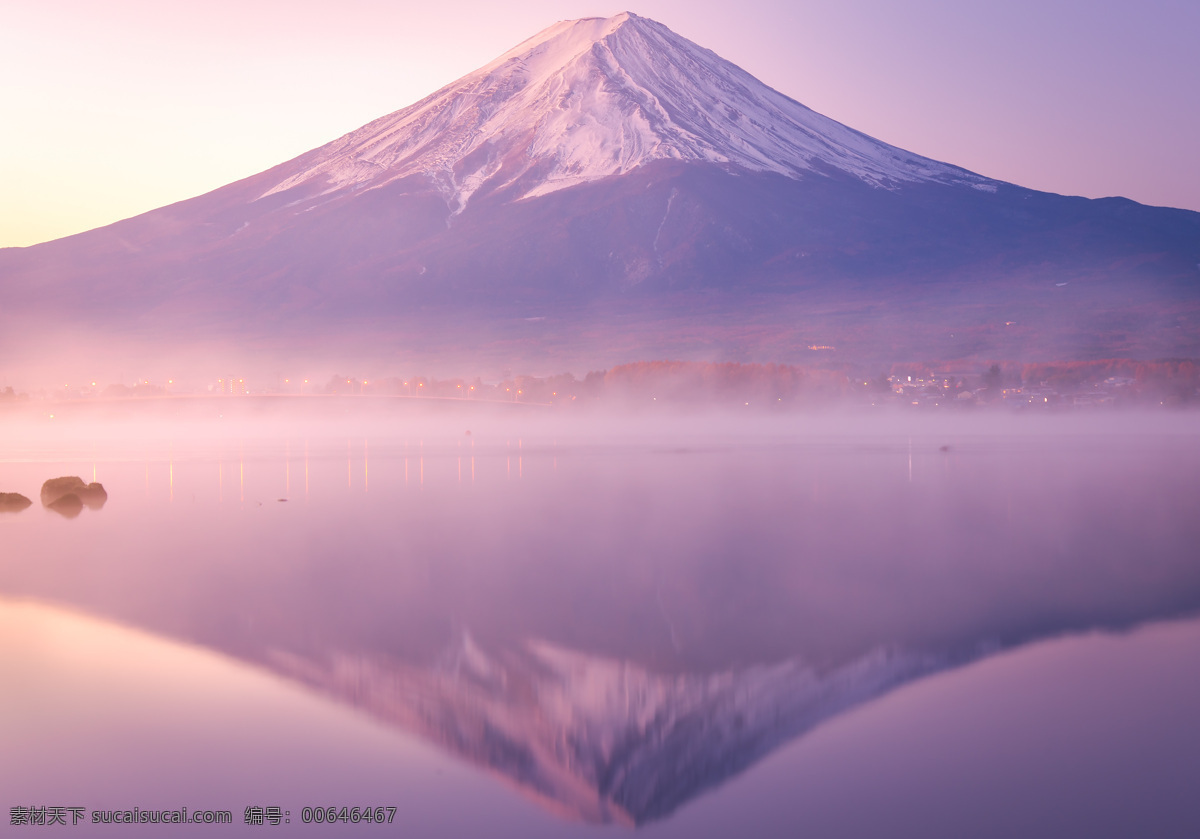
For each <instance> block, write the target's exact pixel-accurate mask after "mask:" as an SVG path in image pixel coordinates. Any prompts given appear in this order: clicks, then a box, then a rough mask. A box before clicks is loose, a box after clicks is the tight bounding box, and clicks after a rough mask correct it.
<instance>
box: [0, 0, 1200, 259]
mask: <svg viewBox="0 0 1200 839" xmlns="http://www.w3.org/2000/svg"><path fill="white" fill-rule="evenodd" d="M623 8H629V9H630V10H631V11H634V12H636V13H638V14H641V15H643V16H646V17H651V18H654V19H655V20H658V21H660V22H662V23H664V24H666V25H667V26H669V27H671V28H672V29H674V30H675V31H676V32H678V33H680V34H681V35H684V36H685V37H688V38H690V39H692V40H693V41H696V42H697V43H699V44H701V45H702V46H706V47H708V48H710V49H712V50H714V51H716V52H717V53H719V54H720V55H722V56H724V57H725V58H727V59H729V60H731V61H733V62H734V63H736V64H739V65H741V66H742V67H744V68H745V69H747V70H749V71H750V72H751V73H754V74H755V75H756V76H758V77H759V78H760V79H762V80H763V81H764V82H766V83H767V84H770V85H771V86H772V87H775V88H777V89H778V90H780V91H782V92H784V93H786V94H788V95H789V96H791V97H793V98H795V99H797V100H799V101H800V102H803V103H804V104H805V105H808V106H809V107H811V108H813V109H815V110H817V111H819V112H821V113H824V114H826V115H828V116H830V117H833V118H834V119H837V120H840V121H842V122H844V123H846V124H847V125H850V126H852V127H854V128H857V129H858V130H860V131H864V132H866V133H868V134H871V135H873V136H875V137H878V138H879V139H881V140H884V141H886V142H889V143H893V144H895V145H898V146H901V147H903V148H906V149H909V150H911V151H914V152H917V153H919V154H923V155H926V156H929V157H933V158H937V159H939V160H944V161H947V162H950V163H954V164H957V165H960V166H964V167H966V168H968V169H972V170H974V171H977V172H979V173H981V174H983V175H987V176H989V177H994V178H1000V179H1002V180H1008V181H1013V182H1016V183H1019V184H1022V185H1024V186H1029V187H1033V188H1036V189H1043V190H1048V191H1052V192H1061V193H1066V194H1076V195H1086V196H1089V197H1100V196H1106V195H1124V196H1127V197H1130V198H1133V199H1135V200H1138V201H1141V202H1144V203H1148V204H1160V205H1169V206H1176V207H1187V208H1190V209H1195V210H1200V163H1198V162H1197V154H1196V145H1197V140H1196V138H1197V137H1200V108H1197V107H1196V105H1197V101H1198V100H1197V97H1198V95H1200V94H1198V93H1197V91H1200V49H1197V47H1196V34H1197V33H1198V32H1200V3H1197V2H1195V0H1143V2H1140V3H1139V2H1132V1H1131V0H1110V1H1109V2H1104V0H1089V2H1084V0H1041V2H1038V0H1009V2H1007V3H1003V4H1002V3H987V4H983V3H971V2H963V0H911V2H907V3H903V4H897V3H893V2H889V0H808V2H780V0H745V2H741V3H728V2H716V0H686V1H685V0H644V1H643V2H642V3H640V4H639V5H635V6H630V7H604V6H596V5H595V4H592V3H583V2H575V0H570V2H551V0H526V2H523V3H521V4H520V6H519V7H518V8H515V9H514V8H509V9H504V8H502V7H501V6H500V5H499V4H494V3H484V2H479V0H443V2H439V3H427V4H421V5H417V4H410V3H405V2H395V0H390V2H385V0H338V2H335V3H334V2H315V0H289V2H286V3H284V2H280V1H279V0H209V2H207V3H205V4H166V3H162V2H159V0H109V2H96V1H95V0H47V2H42V3H34V2H32V1H31V0H15V2H14V3H9V4H6V6H5V10H4V14H3V18H2V20H0V78H2V79H4V85H3V86H2V87H0V126H2V128H3V130H2V131H0V246H9V245H28V244H33V243H36V242H40V241H45V240H48V239H53V238H57V237H59V236H64V235H69V234H71V233H75V232H79V231H82V230H86V229H89V228H92V227H96V226H99V225H103V224H107V223H109V222H112V221H116V220H118V219H121V218H125V217H128V216H131V215H136V214H137V213H140V212H144V211H146V210H150V209H153V208H155V207H158V206H162V205H164V204H169V203H171V202H174V201H179V200H182V199H184V198H189V197H191V196H194V195H198V194H201V193H203V192H207V191H208V190H211V189H214V188H216V187H218V186H221V185H223V184H226V183H229V182H231V181H234V180H237V179H238V178H242V177H245V176H247V175H251V174H253V173H255V172H258V171H261V170H263V169H266V168H268V167H270V166H272V165H274V164H276V163H280V162H282V161H284V160H287V159H289V158H291V157H294V156H295V155H297V154H300V153H302V152H304V151H307V150H308V149H310V148H314V147H316V146H319V145H321V144H323V143H325V142H328V141H329V140H332V139H334V138H335V137H337V136H340V135H341V134H343V133H345V132H347V131H349V130H351V129H353V128H356V127H358V126H359V125H361V124H363V123H365V122H368V121H369V120H371V119H374V118H376V117H379V116H382V115H384V114H386V113H389V112H391V111H394V110H397V109H399V108H402V107H404V106H405V105H408V104H410V103H412V102H414V101H416V100H417V99H419V98H421V97H422V96H424V95H426V94H428V93H430V92H432V91H433V90H435V89H437V88H438V87H440V86H441V85H443V84H446V83H448V82H451V81H453V80H454V79H456V78H458V77H459V76H461V75H463V74H464V73H467V72H470V71H471V70H473V69H475V68H476V67H478V66H480V65H482V64H485V63H487V62H488V61H490V60H491V59H492V58H494V57H495V56H497V55H499V54H500V53H502V52H504V51H505V50H507V49H509V48H510V47H512V46H514V45H516V44H517V43H518V42H520V41H522V40H524V39H525V38H527V37H529V36H531V35H533V34H534V33H535V32H537V31H538V30H540V29H542V28H544V27H546V26H548V25H550V24H551V23H553V22H555V21H557V20H562V19H567V18H576V17H586V16H597V15H599V16H607V15H611V14H615V13H617V12H618V11H622V10H623Z"/></svg>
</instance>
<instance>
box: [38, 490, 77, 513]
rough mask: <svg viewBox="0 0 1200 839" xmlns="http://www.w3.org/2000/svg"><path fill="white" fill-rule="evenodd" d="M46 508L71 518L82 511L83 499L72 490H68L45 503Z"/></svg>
mask: <svg viewBox="0 0 1200 839" xmlns="http://www.w3.org/2000/svg"><path fill="white" fill-rule="evenodd" d="M46 509H47V510H53V511H54V512H56V513H58V514H59V515H60V516H62V517H64V518H68V519H73V518H75V517H76V516H77V515H79V514H80V513H81V512H82V511H83V501H82V500H81V499H80V498H79V496H78V495H76V494H75V493H73V492H68V493H67V494H66V495H63V496H61V497H59V498H56V499H54V500H53V501H51V502H50V503H49V504H47V505H46Z"/></svg>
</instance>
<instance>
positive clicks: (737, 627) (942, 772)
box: [0, 399, 1200, 837]
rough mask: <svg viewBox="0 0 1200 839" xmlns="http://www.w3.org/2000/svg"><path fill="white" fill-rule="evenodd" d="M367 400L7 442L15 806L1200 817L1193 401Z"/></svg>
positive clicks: (47, 422) (561, 814) (20, 420)
mask: <svg viewBox="0 0 1200 839" xmlns="http://www.w3.org/2000/svg"><path fill="white" fill-rule="evenodd" d="M364 404H366V403H364V402H363V401H362V400H359V401H357V402H356V401H355V400H352V399H348V400H345V401H337V400H329V401H323V402H320V403H317V402H309V403H306V404H300V405H297V404H291V405H287V406H284V407H277V406H266V407H264V406H263V405H254V404H252V402H251V401H250V400H246V401H244V402H243V401H240V400H236V399H231V400H201V401H198V402H197V403H195V404H193V405H189V406H187V408H186V409H184V408H177V407H171V408H165V409H164V408H161V407H160V408H153V407H151V408H142V409H141V410H138V411H133V412H132V413H130V414H126V413H125V412H124V411H123V410H122V409H117V408H101V407H96V406H87V405H83V406H80V405H63V406H60V407H58V408H53V409H52V408H47V409H45V410H41V409H37V408H36V406H35V407H33V408H27V409H26V410H23V411H22V412H21V413H19V414H17V413H11V414H9V415H7V416H4V417H2V418H0V421H3V422H4V423H5V425H6V429H7V431H8V433H7V434H6V435H5V439H4V440H3V442H2V443H0V492H21V493H23V494H25V495H27V496H29V497H30V498H31V499H33V501H34V504H33V506H32V507H31V508H29V509H27V510H24V511H22V512H18V513H4V514H0V540H2V543H3V549H2V553H0V673H3V676H2V677H0V753H2V754H3V755H4V758H3V761H2V762H0V806H3V807H4V808H5V812H4V814H3V815H4V817H5V818H6V819H9V822H6V824H10V823H11V822H12V820H13V819H15V818H17V817H18V816H19V817H20V818H22V819H24V818H25V817H26V814H28V813H37V812H38V808H50V810H51V811H52V812H55V813H57V814H58V815H59V816H60V817H64V818H65V820H66V822H67V823H68V824H70V822H71V821H72V819H73V818H79V819H80V823H79V826H78V828H77V829H78V830H79V831H80V832H81V833H87V834H90V835H97V836H104V835H113V836H118V835H122V836H123V835H129V833H128V831H129V830H130V828H129V826H128V825H125V824H108V823H104V822H105V821H107V820H110V819H112V818H116V819H119V818H122V817H123V816H122V815H121V814H123V813H127V812H133V811H135V808H137V811H136V812H134V815H133V818H134V819H137V818H140V817H141V815H140V814H141V813H143V812H146V813H149V812H151V811H153V812H155V813H156V815H155V818H158V817H159V816H158V815H157V813H158V811H162V810H167V811H179V810H181V809H182V808H185V807H186V808H187V810H188V813H189V815H194V814H196V813H197V812H201V813H203V812H205V811H214V812H217V813H220V812H222V811H226V812H228V813H229V814H230V816H231V823H229V824H210V825H197V824H187V825H178V826H171V827H164V826H162V825H158V824H147V825H146V832H147V835H175V834H176V833H178V834H180V835H182V834H184V833H187V834H189V835H243V834H254V835H259V834H261V833H262V832H263V831H264V830H266V831H274V832H275V833H276V834H278V835H313V836H342V835H351V836H358V835H364V836H365V835H375V834H378V835H385V834H386V835H397V834H403V835H408V836H430V837H452V836H463V837H466V836H523V837H556V836H573V835H576V834H581V835H582V834H586V835H588V836H596V835H598V834H599V833H601V832H610V833H624V832H626V831H627V830H629V829H636V830H638V832H639V833H645V834H647V835H653V836H658V835H662V836H689V837H696V836H700V837H707V836H711V837H718V836H722V837H723V836H731V835H754V836H794V835H798V834H801V833H805V834H808V835H813V836H847V837H869V836H880V835H887V836H922V837H930V836H946V837H952V836H954V837H958V836H964V835H970V836H974V837H980V836H997V837H1001V836H1014V835H1021V836H1047V837H1049V836H1055V837H1061V836H1070V835H1086V836H1089V837H1097V836H1129V835H1134V834H1137V835H1153V836H1194V835H1197V833H1200V811H1198V810H1197V809H1196V808H1195V806H1194V803H1193V799H1194V792H1195V790H1196V789H1197V787H1198V785H1200V721H1197V717H1196V712H1195V709H1196V708H1197V707H1200V668H1197V666H1196V665H1197V663H1198V662H1200V619H1198V618H1197V615H1198V614H1200V612H1198V609H1200V549H1198V546H1200V516H1198V515H1197V509H1198V502H1200V424H1198V423H1197V422H1196V421H1195V420H1196V418H1195V417H1194V416H1192V415H1189V414H1171V413H1163V414H1145V415H1121V414H1095V415H1071V416H1061V417H1058V416H1039V417H1034V416H1016V417H1014V416H1008V415H995V416H982V415H981V416H963V417H958V416H945V417H915V416H905V415H890V416H883V417H879V416H865V415H846V416H840V415H832V414H817V415H787V416H761V415H757V416H746V417H736V416H728V415H722V416H716V415H712V416H677V415H668V414H665V413H663V414H659V413H653V412H648V413H643V414H640V415H637V416H633V417H630V416H615V415H613V416H602V415H595V414H581V415H574V414H566V415H563V414H557V413H549V412H537V411H533V410H529V411H516V410H512V411H496V410H487V409H482V408H476V407H474V406H461V407H460V406H453V405H451V406H435V407H433V408H429V407H427V406H414V405H413V404H411V402H404V403H401V402H395V401H393V402H388V403H386V404H383V403H379V404H375V403H371V404H370V405H369V406H368V407H366V408H364V407H362V406H363V405H364ZM314 405H317V406H318V407H316V408H314V407H313V406H314ZM51 413H53V414H54V416H53V417H51V416H50V414H51ZM61 475H78V476H80V477H81V478H83V479H84V480H85V481H92V480H96V481H99V482H100V483H102V484H103V485H104V487H105V489H106V490H107V492H108V500H107V502H106V503H105V504H104V505H103V507H101V508H99V509H89V508H86V507H85V508H84V509H82V510H80V511H77V512H78V514H77V515H73V516H66V515H62V514H60V513H57V512H54V511H53V510H49V509H45V508H43V507H42V505H41V503H40V502H39V500H38V492H39V489H40V487H41V485H42V482H43V481H45V480H47V479H48V478H53V477H58V476H61ZM71 808H76V809H74V810H72V809H71ZM328 808H333V810H329V809H328ZM355 808H357V809H355ZM41 812H42V814H43V816H44V814H45V812H47V810H46V809H43V810H42V811H41ZM207 817H208V818H218V816H207ZM377 819H378V820H377ZM94 820H95V821H94ZM330 820H332V824H331V823H329V822H330ZM259 821H261V822H262V823H261V824H258V823H248V822H259ZM272 821H277V822H278V824H272ZM389 822H390V826H389Z"/></svg>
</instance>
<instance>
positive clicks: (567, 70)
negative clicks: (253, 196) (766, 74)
mask: <svg viewBox="0 0 1200 839" xmlns="http://www.w3.org/2000/svg"><path fill="white" fill-rule="evenodd" d="M663 159H674V160H682V161H701V162H709V163H715V164H724V165H732V166H736V167H741V168H743V169H748V170H751V171H760V172H776V173H779V174H782V175H785V176H788V177H793V178H795V177H800V176H802V175H804V174H805V173H810V172H817V171H821V170H828V169H833V170H838V171H842V172H846V173H849V174H851V175H853V176H855V177H857V178H860V179H861V180H863V181H865V182H867V183H870V184H872V185H876V186H881V187H890V186H894V185H896V184H899V183H903V182H912V181H934V182H941V183H959V184H964V185H968V186H974V187H976V188H980V189H985V190H991V189H994V188H995V187H994V186H993V182H991V181H989V180H987V179H986V178H982V177H980V176H978V175H974V174H972V173H970V172H967V171H965V170H963V169H959V168H957V167H953V166H949V165H947V164H943V163H938V162H936V161H933V160H929V159H927V158H923V157H920V156H918V155H914V154H910V153H908V152H905V151H903V150H901V149H898V148H895V147H893V146H889V145H887V144H886V143H881V142H879V141H878V140H874V139H872V138H870V137H868V136H866V135H864V134H860V133H859V132H857V131H854V130H852V129H849V128H847V127H846V126H844V125H842V124H840V123H838V122H835V121H833V120H831V119H828V118H826V117H823V116H821V115H820V114H817V113H814V112H813V111H811V110H809V109H808V108H806V107H804V106H803V105H801V104H799V103H798V102H795V101H794V100H792V99H789V98H788V97H786V96H784V95H783V94H781V93H779V92H777V91H775V90H772V89H771V88H769V87H767V86H766V85H764V84H763V83H761V82H760V81H758V80H757V79H755V78H754V77H753V76H751V75H750V74H749V73H746V72H745V71H744V70H742V69H740V68H739V67H736V66H735V65H733V64H731V63H729V62H728V61H725V60H724V59H722V58H720V57H719V56H718V55H716V54H715V53H713V52H711V51H709V50H706V49H703V48H702V47H699V46H697V45H696V44H693V43H692V42H691V41H688V40H687V39H685V38H681V37H680V36H678V35H676V34H675V33H674V32H672V31H671V30H669V29H668V28H667V27H665V26H663V25H662V24H659V23H656V22H654V21H651V20H647V19H645V18H640V17H637V16H636V15H633V14H631V13H628V12H626V13H623V14H619V15H616V16H615V17H611V18H589V19H584V20H577V21H563V22H560V23H557V24H555V25H554V26H551V27H550V28H548V29H546V30H544V31H543V32H541V33H539V34H538V35H536V36H534V37H533V38H531V39H529V40H528V41H526V42H524V43H523V44H520V45H519V46H517V47H516V48H515V49H513V50H511V51H509V52H507V53H505V54H504V55H502V56H500V57H499V58H498V59H496V60H495V61H493V62H492V63H491V64H488V65H487V66H485V67H483V68H482V69H480V70H477V71H476V72H474V73H471V74H470V75H468V76H465V77H464V78H462V79H460V80H459V81H457V82H455V83H454V84H451V85H449V86H447V87H445V88H443V89H442V90H439V91H438V92H436V93H434V94H433V95H431V96H429V97H427V98H426V99H424V100H422V101H420V102H418V103H416V104H415V105H411V106H410V107H407V108H404V109H403V110H400V111H397V112H395V113H393V114H391V115H389V116H386V117H383V118H381V119H378V120H375V121H374V122H372V123H370V124H368V125H366V126H364V127H362V128H360V129H358V130H357V131H354V132H352V133H350V134H347V135H346V136H344V137H342V138H340V139H338V140H336V141H334V142H332V143H330V144H328V145H326V146H323V147H322V148H320V149H316V150H315V151H313V152H311V153H310V154H309V155H306V156H304V157H303V158H300V160H299V161H298V162H299V163H300V164H301V165H302V166H303V167H304V168H303V169H302V170H301V171H299V172H296V173H295V174H293V175H291V176H290V177H288V178H286V179H285V180H283V181H282V182H281V183H279V184H277V185H276V186H274V187H273V188H271V189H269V190H267V191H266V193H264V195H270V194H272V193H276V192H280V191H283V190H286V189H290V188H291V187H294V186H298V185H301V184H305V183H309V182H315V183H317V184H321V185H323V186H324V188H325V191H327V192H333V191H337V190H341V189H345V188H347V187H354V188H372V187H379V186H383V185H384V184H386V183H389V182H391V181H394V180H397V179H399V178H404V177H407V176H411V175H425V176H428V177H430V178H431V179H432V180H433V181H434V183H435V184H436V185H437V188H438V189H439V191H440V192H441V193H442V195H443V196H444V197H445V198H446V200H447V203H448V204H449V205H450V207H451V208H452V210H454V211H455V212H459V211H461V210H462V209H463V208H464V207H465V206H466V204H467V201H468V200H469V199H470V197H471V196H472V194H474V193H476V192H478V191H479V190H480V189H481V188H483V187H484V186H485V185H487V187H488V189H489V191H490V190H498V189H507V188H510V187H512V188H513V192H512V194H511V195H510V196H509V197H511V198H513V199H518V198H525V197H532V196H538V195H545V194H547V193H550V192H554V191H555V190H559V189H563V188H565V187H569V186H574V185H576V184H580V183H584V182H588V181H595V180H599V179H601V178H605V177H608V176H611V175H617V174H623V173H626V172H629V171H630V170H632V169H635V168H637V167H639V166H642V165H644V164H646V163H649V162H651V161H655V160H663Z"/></svg>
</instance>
